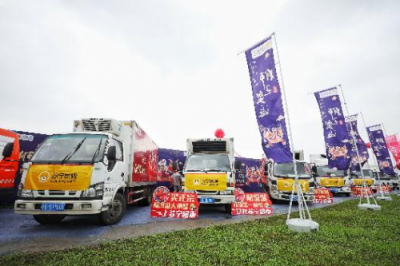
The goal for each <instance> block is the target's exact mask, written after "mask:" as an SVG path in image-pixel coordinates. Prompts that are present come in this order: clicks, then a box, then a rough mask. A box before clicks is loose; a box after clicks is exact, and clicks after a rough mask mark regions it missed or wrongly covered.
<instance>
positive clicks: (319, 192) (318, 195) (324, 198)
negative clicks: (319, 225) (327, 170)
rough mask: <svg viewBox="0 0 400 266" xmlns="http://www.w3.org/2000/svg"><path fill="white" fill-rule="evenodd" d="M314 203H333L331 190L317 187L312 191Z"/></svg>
mask: <svg viewBox="0 0 400 266" xmlns="http://www.w3.org/2000/svg"><path fill="white" fill-rule="evenodd" d="M314 203H329V204H331V203H333V195H332V192H331V191H330V190H329V189H327V188H317V189H315V192H314Z"/></svg>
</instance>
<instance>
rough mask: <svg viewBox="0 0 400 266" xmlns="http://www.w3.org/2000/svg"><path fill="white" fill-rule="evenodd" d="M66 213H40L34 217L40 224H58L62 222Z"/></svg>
mask: <svg viewBox="0 0 400 266" xmlns="http://www.w3.org/2000/svg"><path fill="white" fill-rule="evenodd" d="M65 216H66V215H58V214H38V215H33V219H35V221H36V222H38V223H40V224H58V223H59V222H61V221H62V220H63V219H64V218H65Z"/></svg>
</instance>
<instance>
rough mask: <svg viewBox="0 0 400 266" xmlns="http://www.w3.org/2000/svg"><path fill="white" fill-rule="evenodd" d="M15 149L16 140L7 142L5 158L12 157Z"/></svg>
mask: <svg viewBox="0 0 400 266" xmlns="http://www.w3.org/2000/svg"><path fill="white" fill-rule="evenodd" d="M13 150H14V142H9V143H7V144H6V146H4V150H3V157H4V158H7V157H10V156H11V154H12V152H13Z"/></svg>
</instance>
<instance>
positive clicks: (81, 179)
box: [14, 118, 158, 225]
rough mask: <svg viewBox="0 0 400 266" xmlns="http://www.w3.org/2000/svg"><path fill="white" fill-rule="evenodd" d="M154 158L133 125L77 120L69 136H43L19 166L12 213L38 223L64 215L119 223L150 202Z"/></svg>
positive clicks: (149, 141) (153, 146) (146, 137)
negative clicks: (131, 207) (131, 209)
mask: <svg viewBox="0 0 400 266" xmlns="http://www.w3.org/2000/svg"><path fill="white" fill-rule="evenodd" d="M157 155H158V147H157V145H156V144H155V143H154V142H153V140H152V139H151V138H150V137H149V135H148V134H146V132H145V131H144V130H143V129H142V128H141V127H140V126H139V125H138V124H137V123H136V122H135V121H117V120H114V119H104V118H99V119H97V118H90V119H81V120H76V121H74V128H73V133H67V134H54V135H51V136H49V137H47V139H46V140H45V141H44V142H43V144H42V145H41V146H40V147H39V149H38V150H37V151H36V152H35V154H34V155H33V157H32V159H31V161H30V162H29V163H25V164H24V166H23V169H24V172H23V176H22V180H21V183H20V185H19V189H18V196H19V199H18V200H17V201H16V202H15V205H14V207H15V213H17V214H25V215H33V217H34V218H35V220H36V221H37V222H39V223H41V224H52V223H58V222H60V221H61V220H63V219H64V217H65V216H66V215H98V217H99V220H100V221H101V222H102V223H104V224H106V225H109V224H115V223H118V222H119V221H120V220H121V219H122V217H123V216H124V214H125V210H126V206H127V204H132V203H134V202H137V201H139V202H140V203H141V204H143V205H149V204H150V203H151V200H152V191H153V186H154V185H155V184H156V173H157V162H158V159H157Z"/></svg>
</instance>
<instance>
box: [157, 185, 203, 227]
mask: <svg viewBox="0 0 400 266" xmlns="http://www.w3.org/2000/svg"><path fill="white" fill-rule="evenodd" d="M199 205H200V204H199V201H198V199H197V194H196V193H180V192H170V191H169V189H168V188H167V187H163V186H161V187H157V188H156V189H155V190H154V193H153V202H152V204H151V217H167V218H178V219H196V218H197V217H198V216H199Z"/></svg>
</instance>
